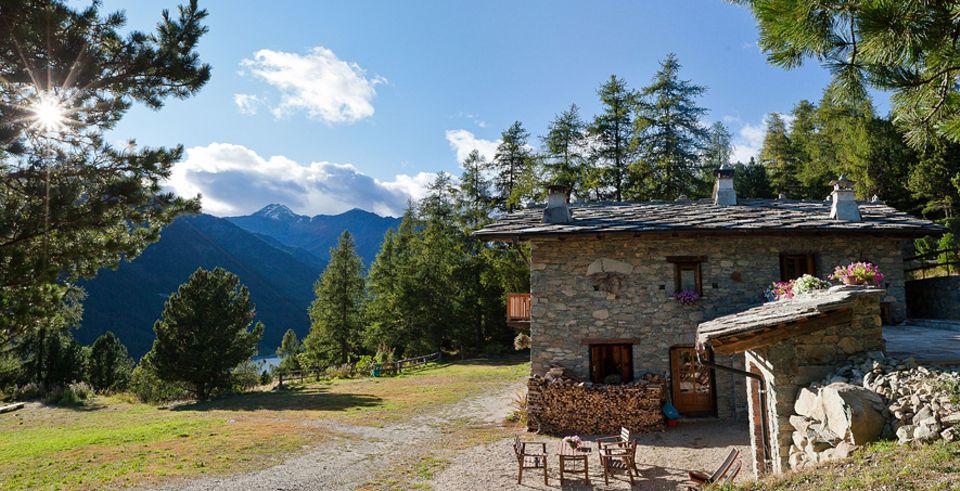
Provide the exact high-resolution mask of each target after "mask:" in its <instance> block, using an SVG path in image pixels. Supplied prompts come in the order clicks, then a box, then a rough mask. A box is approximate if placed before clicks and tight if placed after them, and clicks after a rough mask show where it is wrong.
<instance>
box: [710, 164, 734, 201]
mask: <svg viewBox="0 0 960 491" xmlns="http://www.w3.org/2000/svg"><path fill="white" fill-rule="evenodd" d="M713 204H715V205H720V206H732V205H735V204H737V192H736V191H735V190H734V189H733V167H731V166H730V165H729V164H726V163H724V164H722V165H721V166H720V168H719V169H717V182H715V183H714V184H713Z"/></svg>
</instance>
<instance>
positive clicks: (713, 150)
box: [699, 121, 733, 196]
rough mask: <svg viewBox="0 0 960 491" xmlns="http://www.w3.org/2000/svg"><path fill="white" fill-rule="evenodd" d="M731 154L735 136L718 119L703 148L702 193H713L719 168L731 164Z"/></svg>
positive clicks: (708, 194)
mask: <svg viewBox="0 0 960 491" xmlns="http://www.w3.org/2000/svg"><path fill="white" fill-rule="evenodd" d="M731 155H733V136H732V135H731V134H730V131H729V130H727V127H726V126H725V125H724V124H723V123H722V122H720V121H717V122H715V123H713V124H712V125H711V126H710V130H709V133H708V134H707V142H706V144H705V145H704V148H703V157H702V161H701V163H700V172H701V176H700V182H701V183H702V184H701V191H700V193H699V194H700V195H702V196H710V195H711V193H712V192H713V183H714V181H715V176H716V174H717V170H718V169H720V166H722V165H724V164H728V165H729V164H730V157H731Z"/></svg>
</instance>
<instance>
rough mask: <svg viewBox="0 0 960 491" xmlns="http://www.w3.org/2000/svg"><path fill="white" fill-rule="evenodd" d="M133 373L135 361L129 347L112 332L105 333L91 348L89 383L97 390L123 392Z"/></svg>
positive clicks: (88, 364) (88, 363) (88, 368)
mask: <svg viewBox="0 0 960 491" xmlns="http://www.w3.org/2000/svg"><path fill="white" fill-rule="evenodd" d="M132 373H133V360H132V359H131V358H130V356H129V355H128V354H127V347H126V346H124V345H123V343H121V342H120V340H119V339H118V338H117V337H116V336H115V335H114V334H113V333H112V332H110V331H107V332H105V333H103V334H102V335H100V337H98V338H97V339H96V340H95V341H94V342H93V344H92V345H91V346H90V356H89V358H88V361H87V381H88V382H90V385H91V386H92V387H93V388H94V389H95V390H98V391H101V392H105V391H112V390H123V389H125V388H126V387H127V383H128V382H129V381H130V375H131V374H132Z"/></svg>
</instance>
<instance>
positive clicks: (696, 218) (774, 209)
mask: <svg viewBox="0 0 960 491" xmlns="http://www.w3.org/2000/svg"><path fill="white" fill-rule="evenodd" d="M830 205H831V203H830V201H795V200H769V199H768V200H740V201H739V202H738V203H737V204H736V205H733V206H718V205H714V204H713V202H712V201H709V200H704V201H646V202H635V203H591V204H587V205H571V210H572V213H573V222H572V223H569V224H545V223H542V218H543V208H531V209H525V210H520V211H517V212H514V213H511V214H509V215H506V216H504V217H502V218H501V219H500V220H498V221H497V222H496V223H493V224H490V225H488V226H486V227H484V228H483V229H481V230H478V231H476V232H475V233H474V236H476V237H478V238H481V239H487V240H513V239H525V238H530V237H534V236H551V235H569V234H574V235H576V234H584V235H589V234H617V233H622V234H637V233H649V232H671V233H672V232H701V233H703V232H707V233H743V232H753V233H771V232H775V233H783V232H856V233H871V234H886V235H899V236H905V237H922V236H924V235H940V234H942V233H943V232H945V231H946V230H947V229H946V228H944V227H942V226H940V225H936V224H934V223H933V222H930V221H928V220H923V219H920V218H916V217H914V216H911V215H909V214H907V213H903V212H901V211H897V210H896V209H894V208H892V207H890V206H887V205H885V204H883V203H879V202H876V203H875V202H870V203H859V205H860V215H861V216H862V218H863V220H862V221H859V222H847V221H841V220H832V219H830Z"/></svg>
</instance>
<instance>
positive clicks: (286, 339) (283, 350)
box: [277, 329, 302, 372]
mask: <svg viewBox="0 0 960 491" xmlns="http://www.w3.org/2000/svg"><path fill="white" fill-rule="evenodd" d="M301 349H302V346H301V345H300V340H299V339H297V333H295V332H294V331H293V329H287V332H285V333H283V339H282V340H281V341H280V346H279V347H278V348H277V356H278V357H280V365H279V368H280V370H282V371H285V372H292V371H295V370H300V369H301V368H302V367H301V366H300V359H299V356H300V351H301Z"/></svg>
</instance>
